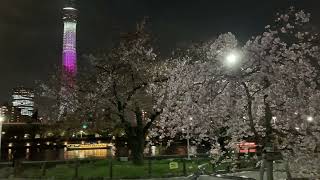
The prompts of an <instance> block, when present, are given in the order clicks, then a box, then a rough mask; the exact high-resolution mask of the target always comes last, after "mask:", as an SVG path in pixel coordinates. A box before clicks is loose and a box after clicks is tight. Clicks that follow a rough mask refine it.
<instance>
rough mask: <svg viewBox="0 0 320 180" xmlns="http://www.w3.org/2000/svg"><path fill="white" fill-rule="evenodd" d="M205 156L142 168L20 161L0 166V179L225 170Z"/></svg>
mask: <svg viewBox="0 0 320 180" xmlns="http://www.w3.org/2000/svg"><path fill="white" fill-rule="evenodd" d="M210 160H211V159H210V158H209V157H196V158H192V159H191V160H187V159H186V158H183V157H168V156H165V157H154V158H146V160H145V161H144V164H143V165H140V166H137V165H134V164H133V163H132V162H131V161H119V160H115V159H105V160H101V159H84V160H69V161H36V162H35V161H34V162H28V161H22V162H16V163H15V165H14V167H13V164H12V163H2V164H0V167H2V168H1V170H0V178H9V177H12V176H13V177H22V178H35V179H41V178H53V179H120V178H121V179H129V178H130V179H139V178H151V177H152V178H159V177H178V176H187V175H190V174H193V173H195V172H196V171H197V168H198V165H200V164H206V165H205V169H206V171H207V173H208V174H210V173H213V172H215V171H217V170H223V169H228V168H227V166H228V165H230V164H224V165H222V166H221V167H214V166H213V165H212V164H211V163H210Z"/></svg>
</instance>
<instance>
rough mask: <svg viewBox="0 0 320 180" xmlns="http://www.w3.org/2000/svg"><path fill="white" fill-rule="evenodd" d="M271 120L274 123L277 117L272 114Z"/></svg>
mask: <svg viewBox="0 0 320 180" xmlns="http://www.w3.org/2000/svg"><path fill="white" fill-rule="evenodd" d="M272 120H273V123H274V124H275V123H276V121H277V117H275V116H273V117H272Z"/></svg>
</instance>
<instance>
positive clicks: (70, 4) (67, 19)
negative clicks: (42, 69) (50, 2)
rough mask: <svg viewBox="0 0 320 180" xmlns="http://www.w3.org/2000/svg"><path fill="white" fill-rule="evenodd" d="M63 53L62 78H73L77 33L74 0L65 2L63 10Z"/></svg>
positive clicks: (75, 67)
mask: <svg viewBox="0 0 320 180" xmlns="http://www.w3.org/2000/svg"><path fill="white" fill-rule="evenodd" d="M63 21H64V31H63V52H62V61H63V62H62V65H63V71H64V72H63V73H64V76H67V77H69V78H70V77H74V76H75V75H76V73H77V49H76V31H77V9H76V8H75V4H74V0H66V4H65V7H64V8H63Z"/></svg>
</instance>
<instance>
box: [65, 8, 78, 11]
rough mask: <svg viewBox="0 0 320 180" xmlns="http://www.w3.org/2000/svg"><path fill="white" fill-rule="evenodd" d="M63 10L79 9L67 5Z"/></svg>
mask: <svg viewBox="0 0 320 180" xmlns="http://www.w3.org/2000/svg"><path fill="white" fill-rule="evenodd" d="M63 10H70V11H76V10H77V9H75V8H73V7H65V8H63Z"/></svg>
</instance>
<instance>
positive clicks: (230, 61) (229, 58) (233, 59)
mask: <svg viewBox="0 0 320 180" xmlns="http://www.w3.org/2000/svg"><path fill="white" fill-rule="evenodd" d="M226 59H227V63H228V64H230V65H234V64H236V62H237V59H238V58H237V56H236V55H235V54H229V55H228V56H227V58H226Z"/></svg>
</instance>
